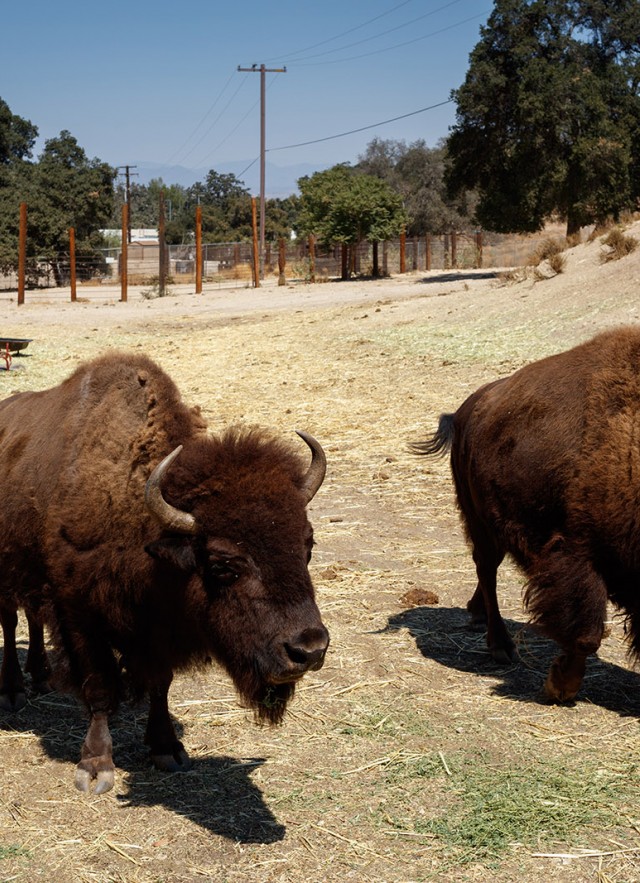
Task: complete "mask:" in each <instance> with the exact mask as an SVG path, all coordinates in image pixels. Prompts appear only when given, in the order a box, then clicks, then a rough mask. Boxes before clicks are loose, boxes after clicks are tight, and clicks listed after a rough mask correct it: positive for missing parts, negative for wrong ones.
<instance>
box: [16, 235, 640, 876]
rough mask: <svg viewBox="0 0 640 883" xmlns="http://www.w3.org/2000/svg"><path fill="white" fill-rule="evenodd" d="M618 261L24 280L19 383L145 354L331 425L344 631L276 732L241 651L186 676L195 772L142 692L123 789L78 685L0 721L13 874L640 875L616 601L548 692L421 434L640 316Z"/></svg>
mask: <svg viewBox="0 0 640 883" xmlns="http://www.w3.org/2000/svg"><path fill="white" fill-rule="evenodd" d="M627 232H628V233H630V234H632V235H635V236H637V237H638V238H640V224H636V225H635V227H633V228H631V229H629V230H628V231H627ZM602 253H603V246H602V243H601V241H599V240H596V241H594V242H592V243H588V244H583V245H579V246H576V247H575V248H573V249H572V250H570V251H568V252H567V263H566V267H565V270H564V272H562V273H561V274H560V275H557V276H555V277H553V278H550V279H545V280H542V281H536V280H535V279H534V277H533V275H532V274H531V273H528V274H524V273H522V274H520V277H519V278H520V281H514V279H513V278H507V277H506V276H504V275H503V274H499V273H497V272H495V271H459V272H457V271H452V272H449V273H443V272H436V271H434V272H431V273H429V274H425V273H422V274H420V273H417V274H416V273H414V274H408V275H405V276H402V277H396V278H392V279H385V280H381V281H375V282H373V281H359V282H349V283H342V282H341V283H338V282H336V283H326V284H318V285H313V286H311V285H302V284H299V283H296V284H294V285H287V286H285V287H280V288H279V287H277V286H275V285H274V284H269V285H265V286H264V287H262V288H260V289H258V290H253V289H250V288H247V289H234V290H231V291H224V290H220V289H216V290H210V291H208V290H206V288H205V292H204V294H203V295H201V296H196V295H194V294H193V293H192V290H191V289H188V288H186V287H185V288H182V289H178V288H173V289H171V290H170V293H169V295H168V296H167V297H165V298H162V299H158V298H156V299H147V298H145V297H143V296H142V294H141V291H140V290H139V289H136V290H132V291H130V296H129V301H128V302H127V303H120V302H119V296H120V294H119V290H118V289H116V288H113V289H107V288H105V287H96V288H91V287H83V288H81V289H80V290H79V297H80V300H79V302H78V303H74V304H71V303H69V292H68V290H62V291H44V292H27V302H26V304H25V305H23V306H20V307H18V306H17V305H16V302H15V293H4V294H3V295H2V294H0V336H5V337H19V338H31V342H30V344H29V346H28V348H27V349H26V350H25V351H24V355H22V356H20V357H16V358H15V359H14V361H13V365H12V368H11V370H10V371H2V370H0V395H2V396H4V395H9V394H10V393H12V392H14V391H18V390H24V389H42V388H45V387H47V386H50V385H53V384H55V383H57V382H59V381H60V380H61V379H62V378H64V377H65V376H66V375H67V374H69V373H70V372H71V370H72V369H74V368H75V367H76V366H77V364H79V363H80V362H81V361H82V360H84V359H86V358H89V357H92V356H94V355H96V354H97V353H99V352H101V351H104V350H106V349H110V348H125V349H139V350H143V351H145V352H147V353H148V354H149V355H151V356H152V357H153V358H155V359H156V360H157V361H158V362H159V363H160V364H161V365H162V366H163V367H164V368H165V369H167V370H168V371H169V372H170V373H171V374H172V376H173V377H174V378H175V380H176V381H177V383H178V385H179V386H180V388H181V390H182V392H183V395H184V397H185V398H186V399H187V400H188V401H189V402H191V403H194V404H195V403H198V404H200V405H201V406H202V408H203V412H204V414H205V416H206V417H207V419H208V421H209V424H210V427H211V429H212V431H216V430H217V429H219V428H221V427H222V426H224V425H226V424H228V423H233V422H238V421H242V422H248V423H259V424H262V425H268V426H271V427H273V428H274V429H276V430H278V431H280V432H282V433H283V434H289V435H292V433H293V430H294V428H300V429H305V430H307V431H309V432H311V433H312V434H313V435H315V436H316V437H317V438H318V439H319V440H320V441H321V442H322V444H323V445H324V447H325V449H326V451H327V455H328V459H329V471H328V476H327V479H326V481H325V484H324V485H323V487H322V489H321V490H320V492H319V493H318V495H317V497H316V498H315V499H314V500H313V501H312V504H311V506H310V516H311V519H312V521H313V523H314V528H315V534H316V540H317V546H316V549H315V551H314V558H313V562H312V565H311V568H312V575H313V578H314V582H315V585H316V588H317V594H318V602H319V606H320V608H321V611H322V613H323V618H324V620H325V622H326V624H327V626H328V628H329V630H330V632H331V636H332V643H331V647H330V649H329V653H328V657H327V661H326V664H325V666H324V668H323V669H322V670H321V671H319V672H316V673H313V674H311V675H308V676H307V677H306V678H305V679H304V681H303V682H302V685H301V687H300V688H299V689H298V692H297V694H296V698H295V700H294V702H293V704H292V706H291V711H290V713H289V714H288V716H287V718H286V720H285V723H284V724H283V726H281V727H280V728H277V729H270V728H259V727H257V726H256V725H255V724H254V723H253V720H252V716H251V714H250V713H249V712H248V711H247V710H246V709H244V708H242V707H240V705H239V704H238V701H237V698H236V696H235V693H234V690H233V688H232V686H231V684H230V682H229V680H228V678H227V677H226V675H225V674H224V673H223V672H222V671H220V670H218V669H216V668H211V669H210V670H208V671H206V672H197V673H195V674H191V673H183V674H181V675H180V676H179V677H178V678H177V679H176V681H175V682H174V684H173V686H172V690H171V694H170V703H171V709H172V712H173V714H174V715H175V717H176V720H177V721H178V725H179V728H180V730H181V733H182V739H183V741H184V743H185V746H186V747H187V749H188V751H189V753H190V754H191V756H192V758H193V759H194V765H193V769H192V770H191V771H190V772H189V773H186V774H182V775H179V774H176V775H166V774H161V773H159V772H157V771H155V770H153V769H152V768H151V766H150V764H149V761H148V757H147V754H146V751H145V749H144V746H143V745H142V734H143V731H144V726H145V708H144V706H141V707H135V708H131V707H124V708H123V709H122V711H121V713H120V714H119V716H118V717H117V719H115V720H114V721H113V728H112V732H113V736H114V756H115V761H116V765H117V773H116V786H115V788H114V790H113V791H112V792H110V793H108V794H106V795H102V796H94V795H85V794H80V793H79V792H77V791H75V790H74V788H73V771H74V765H75V763H76V761H77V759H78V754H79V749H80V745H81V742H82V738H83V735H84V729H85V726H86V724H85V720H84V718H83V715H82V712H81V711H80V710H79V709H78V707H77V705H76V703H75V701H74V700H73V699H71V698H69V697H67V696H63V695H58V694H51V695H48V696H45V697H35V696H33V697H30V701H29V703H28V705H27V707H26V708H25V709H24V710H22V711H21V712H19V713H18V714H16V715H13V716H10V715H5V716H3V717H2V718H0V747H1V750H2V764H1V767H0V880H3V881H9V880H17V881H25V883H26V881H28V883H31V881H36V880H46V881H50V880H55V881H59V883H76V881H86V883H89V881H96V883H108V881H118V883H124V881H126V883H161V881H162V883H187V881H188V883H198V881H203V880H204V881H206V880H211V881H234V883H235V881H258V883H261V881H268V883H299V881H300V880H303V879H305V880H312V881H337V880H340V881H346V880H349V881H356V883H365V881H372V883H373V881H375V883H386V881H388V883H414V881H426V880H436V881H486V880H495V881H502V883H510V881H513V880H515V879H518V880H520V881H523V883H534V881H535V883H537V881H538V880H539V879H547V880H554V881H561V883H565V881H566V883H569V881H571V883H574V881H575V883H578V881H580V883H582V881H600V883H608V881H609V883H614V881H615V883H631V881H639V880H640V793H639V791H638V757H639V755H638V747H639V745H640V732H639V724H638V721H639V715H640V694H639V692H638V686H639V684H640V681H639V679H638V674H637V673H635V672H634V671H633V670H632V669H631V666H630V663H629V660H628V659H627V657H626V655H625V646H624V633H623V623H622V621H621V620H620V619H619V618H618V617H616V616H615V615H613V614H614V611H612V617H611V634H610V636H609V637H608V638H607V640H606V641H605V642H604V643H603V646H602V648H601V652H600V653H599V655H598V658H597V659H593V660H592V661H591V662H590V664H589V667H588V671H587V677H586V679H585V684H584V688H583V690H582V691H581V693H580V694H579V697H578V701H577V702H576V703H575V704H574V705H572V706H567V707H558V706H550V705H546V704H543V703H542V702H541V701H540V698H539V689H540V686H541V684H542V682H543V680H544V676H545V672H546V669H547V667H548V665H549V662H550V660H551V659H552V658H553V655H554V648H553V646H551V645H550V644H549V642H547V641H546V640H544V639H543V638H541V637H540V636H539V635H538V634H536V633H535V632H533V631H532V630H530V629H529V628H528V627H526V614H525V612H524V611H523V609H522V603H521V592H522V579H521V576H520V575H519V574H518V573H517V571H516V570H515V569H514V568H513V567H511V566H509V565H503V567H502V568H501V572H500V580H499V597H500V600H501V605H502V610H503V614H504V616H505V619H506V621H507V624H508V626H509V628H510V629H511V631H512V633H513V634H514V636H515V639H516V642H517V645H518V648H519V652H520V661H519V662H518V663H517V664H514V665H512V666H509V667H506V668H501V667H498V666H496V665H495V664H494V663H492V661H491V660H490V658H489V657H488V655H487V653H486V650H485V643H484V635H482V634H478V633H476V632H473V631H471V630H470V629H469V628H468V625H467V616H466V613H465V609H464V608H465V604H466V601H467V600H468V598H469V596H470V594H471V593H472V591H473V588H474V586H475V579H474V572H473V566H472V562H471V558H470V555H469V553H468V551H467V549H466V547H465V543H464V540H463V537H462V533H461V530H460V526H459V521H458V517H457V513H456V509H455V503H454V498H453V493H452V487H451V481H450V475H449V468H448V464H447V462H446V460H442V461H436V462H427V461H425V460H424V459H420V458H416V457H415V456H413V455H412V454H410V453H409V451H408V442H409V441H411V440H416V439H421V438H424V437H425V436H426V435H427V434H429V433H431V432H432V431H433V430H434V429H435V427H436V425H437V419H438V416H439V414H440V413H441V412H442V411H451V410H453V409H455V408H456V407H457V406H458V405H459V404H460V403H461V401H462V400H463V399H464V398H465V397H466V395H468V394H469V393H470V392H471V391H473V390H474V389H475V388H477V387H478V386H479V385H480V384H482V383H484V382H486V381H487V380H490V379H493V378H495V377H498V376H503V375H505V374H508V373H510V372H511V371H513V370H514V369H515V368H517V367H519V366H521V365H523V364H525V363H527V362H529V361H532V360H534V359H536V358H539V357H541V356H543V355H547V354H549V353H552V352H555V351H559V350H561V349H565V348H567V347H569V346H572V345H574V344H575V343H578V342H579V341H582V340H584V339H586V338H588V337H590V336H591V335H592V334H593V333H595V332H596V331H598V330H600V329H603V328H606V327H611V326H615V325H619V324H623V323H636V322H638V321H639V319H640V249H638V250H637V251H636V252H635V253H633V254H631V255H630V256H628V257H626V258H624V259H622V260H620V261H616V262H609V263H602V262H601V259H600V258H601V254H602ZM1 364H2V363H1V362H0V365H1ZM434 596H436V597H434ZM21 648H22V651H21V652H23V653H24V652H25V649H26V642H25V640H24V635H23V640H22V643H21Z"/></svg>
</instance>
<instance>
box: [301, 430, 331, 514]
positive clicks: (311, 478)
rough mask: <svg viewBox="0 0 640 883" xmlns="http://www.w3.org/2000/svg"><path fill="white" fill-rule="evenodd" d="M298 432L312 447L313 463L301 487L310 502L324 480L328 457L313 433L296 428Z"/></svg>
mask: <svg viewBox="0 0 640 883" xmlns="http://www.w3.org/2000/svg"><path fill="white" fill-rule="evenodd" d="M296 432H297V433H298V435H299V436H300V438H301V439H302V440H303V441H305V442H306V443H307V444H308V445H309V447H310V448H311V465H310V466H309V469H308V470H307V474H306V475H305V477H304V481H303V482H302V488H301V490H302V492H303V494H305V496H306V498H307V503H310V502H311V500H312V499H313V498H314V497H315V495H316V494H317V492H318V489H319V488H320V485H321V484H322V482H323V481H324V476H325V473H326V471H327V458H326V455H325V453H324V451H323V450H322V445H321V444H320V442H319V441H316V439H315V438H314V437H313V436H312V435H309V433H308V432H302V431H301V430H300V429H296Z"/></svg>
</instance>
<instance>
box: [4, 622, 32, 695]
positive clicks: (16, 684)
mask: <svg viewBox="0 0 640 883" xmlns="http://www.w3.org/2000/svg"><path fill="white" fill-rule="evenodd" d="M0 623H2V634H3V637H4V652H3V655H2V670H0V709H2V710H3V711H19V710H20V709H21V708H24V706H25V705H26V704H27V697H26V694H25V691H24V678H23V677H22V669H21V668H20V662H19V660H18V650H17V647H16V628H17V626H18V614H17V612H16V610H14V609H13V608H11V607H6V606H4V605H2V606H0Z"/></svg>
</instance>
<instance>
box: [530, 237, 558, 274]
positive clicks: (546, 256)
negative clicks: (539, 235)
mask: <svg viewBox="0 0 640 883" xmlns="http://www.w3.org/2000/svg"><path fill="white" fill-rule="evenodd" d="M565 248H566V243H561V242H559V241H558V240H557V239H552V238H547V239H543V240H542V242H541V243H540V244H539V245H538V247H537V248H536V250H535V251H534V252H533V254H532V255H531V257H530V259H529V265H530V266H534V267H535V268H536V270H535V273H534V278H535V280H536V281H537V282H540V281H541V280H543V279H550V278H552V277H553V276H557V275H558V273H562V271H563V270H564V268H565V265H566V262H567V259H566V257H565V255H564V254H563V252H564V250H565Z"/></svg>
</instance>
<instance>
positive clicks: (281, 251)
mask: <svg viewBox="0 0 640 883" xmlns="http://www.w3.org/2000/svg"><path fill="white" fill-rule="evenodd" d="M285 261H286V258H285V245H284V237H282V236H281V237H280V239H279V240H278V285H286V284H287V280H286V279H285V276H284V268H285Z"/></svg>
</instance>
